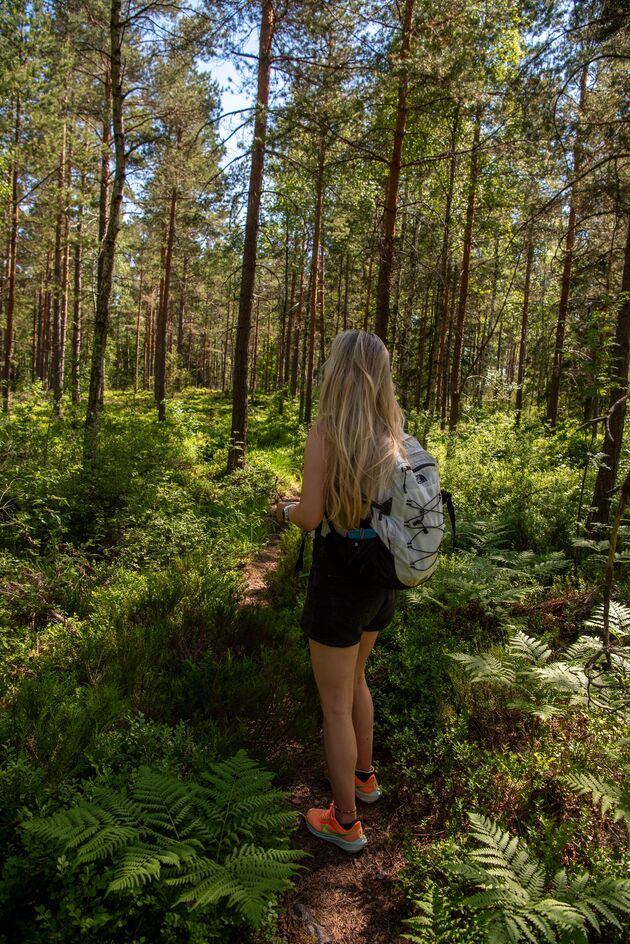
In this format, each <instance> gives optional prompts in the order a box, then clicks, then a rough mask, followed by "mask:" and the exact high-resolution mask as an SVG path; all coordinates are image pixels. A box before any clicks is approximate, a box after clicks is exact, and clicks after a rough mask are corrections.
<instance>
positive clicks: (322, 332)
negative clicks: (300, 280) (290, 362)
mask: <svg viewBox="0 0 630 944" xmlns="http://www.w3.org/2000/svg"><path fill="white" fill-rule="evenodd" d="M319 259H320V263H319V289H318V291H319V357H320V364H323V363H324V361H325V360H326V315H325V303H324V292H325V283H326V269H325V262H324V247H323V246H320V251H319Z"/></svg>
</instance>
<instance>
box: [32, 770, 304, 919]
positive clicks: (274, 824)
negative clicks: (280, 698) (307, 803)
mask: <svg viewBox="0 0 630 944" xmlns="http://www.w3.org/2000/svg"><path fill="white" fill-rule="evenodd" d="M271 779H272V778H271V774H269V773H268V772H266V771H263V770H261V769H260V768H259V767H258V766H257V765H256V764H255V763H254V762H253V761H251V760H250V759H249V758H248V757H247V755H246V754H245V753H244V752H243V751H241V752H239V754H237V755H236V756H235V757H233V758H231V759H229V760H226V761H222V762H220V763H217V764H214V765H213V766H212V768H211V769H210V771H209V772H208V775H207V776H206V777H204V778H203V781H202V783H189V782H182V781H180V780H178V779H177V778H175V777H172V776H170V775H169V774H165V773H163V772H161V771H152V770H150V769H148V768H143V769H141V770H140V771H138V774H137V777H136V779H135V783H134V784H133V785H132V787H131V790H130V793H117V792H114V791H111V790H109V791H108V790H107V789H106V788H99V789H98V790H95V802H92V803H83V804H81V805H79V806H77V807H75V808H74V809H71V810H66V811H63V812H61V813H57V814H55V815H54V816H52V817H48V818H46V819H41V820H32V821H31V822H30V823H29V824H27V825H26V826H25V829H28V830H30V831H31V833H32V834H33V835H34V836H37V837H38V838H39V839H41V840H43V841H45V842H54V843H55V844H56V845H58V846H61V847H62V848H63V849H64V850H65V851H66V852H73V853H74V856H75V861H76V863H77V864H79V865H83V864H86V863H91V862H98V861H105V860H108V861H109V863H110V864H109V866H108V868H109V869H110V870H111V869H112V867H113V877H112V879H111V881H110V883H109V886H108V889H107V892H108V894H114V893H129V892H134V891H136V890H137V889H138V888H141V887H142V886H144V885H147V884H149V883H152V882H160V883H162V885H163V887H166V888H168V889H170V887H173V890H175V888H177V889H179V890H182V892H181V894H180V896H179V898H174V900H173V907H176V906H177V905H178V904H179V903H180V902H182V903H187V904H189V905H192V906H193V907H194V908H203V907H210V906H213V905H216V904H217V902H218V901H220V900H222V899H223V900H227V901H228V902H229V903H230V904H231V905H232V906H233V907H234V908H235V909H236V911H237V912H238V913H240V915H241V917H242V918H244V919H245V920H246V921H248V922H249V923H250V924H252V925H254V926H258V925H259V924H260V921H261V920H262V917H263V916H264V914H265V912H266V909H267V907H268V905H269V901H270V899H271V898H272V897H273V896H275V895H276V894H278V893H279V892H281V891H284V890H285V889H286V888H287V887H288V886H289V885H290V882H291V879H292V877H293V876H294V875H295V872H296V871H297V869H298V868H299V866H298V865H297V864H296V860H297V859H298V858H300V856H301V855H302V854H303V853H301V852H300V851H296V850H293V849H287V848H286V844H287V839H288V833H289V830H290V828H291V826H293V824H294V823H295V819H296V814H295V813H293V812H290V811H288V810H286V809H283V808H282V803H281V801H282V794H281V793H280V792H279V791H278V790H274V789H273V788H272V787H271ZM254 839H255V840H256V843H257V844H256V845H253V840H254Z"/></svg>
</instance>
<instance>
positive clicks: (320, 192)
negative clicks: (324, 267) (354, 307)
mask: <svg viewBox="0 0 630 944" xmlns="http://www.w3.org/2000/svg"><path fill="white" fill-rule="evenodd" d="M325 152H326V145H325V141H324V139H323V137H322V140H321V141H320V146H319V161H318V165H317V182H316V203H315V221H314V223H313V245H312V247H311V282H310V293H309V309H308V310H309V322H308V364H307V368H306V393H305V395H304V422H305V423H306V424H307V425H308V424H309V423H310V422H311V417H312V412H313V364H314V361H315V325H316V323H317V281H318V279H317V275H318V271H319V241H320V237H321V232H322V207H323V203H324V157H325Z"/></svg>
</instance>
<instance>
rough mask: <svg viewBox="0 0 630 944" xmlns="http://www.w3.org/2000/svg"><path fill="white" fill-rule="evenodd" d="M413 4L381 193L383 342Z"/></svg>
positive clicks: (408, 8)
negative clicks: (384, 185)
mask: <svg viewBox="0 0 630 944" xmlns="http://www.w3.org/2000/svg"><path fill="white" fill-rule="evenodd" d="M413 7H414V0H406V3H405V10H404V13H403V23H402V48H401V53H400V60H401V61H400V78H399V80H398V105H397V108H396V125H395V128H394V145H393V149H392V158H391V161H390V164H389V175H388V179H387V188H386V191H385V208H384V213H383V229H382V234H381V246H380V259H379V269H378V283H377V288H376V322H375V332H376V334H378V336H379V337H380V338H382V340H383V341H384V342H387V331H388V327H389V289H390V282H391V275H392V265H393V260H394V237H395V233H396V214H397V212H398V185H399V182H400V167H401V163H402V154H403V144H404V140H405V128H406V125H407V111H408V105H407V90H408V89H407V86H408V81H409V80H408V75H407V60H408V58H409V51H410V49H411V32H412V22H413Z"/></svg>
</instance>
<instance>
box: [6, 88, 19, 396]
mask: <svg viewBox="0 0 630 944" xmlns="http://www.w3.org/2000/svg"><path fill="white" fill-rule="evenodd" d="M21 128H22V96H21V94H20V92H19V91H18V92H17V94H16V98H15V122H14V125H13V148H14V150H13V168H12V170H11V216H10V224H9V256H8V259H7V325H6V330H5V335H4V372H3V376H2V408H3V410H4V412H5V413H7V414H8V412H9V408H10V398H11V381H12V374H13V317H14V313H15V276H16V272H17V240H18V224H19V219H20V201H19V198H18V194H19V170H18V163H19V154H18V151H19V147H20V133H21Z"/></svg>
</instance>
